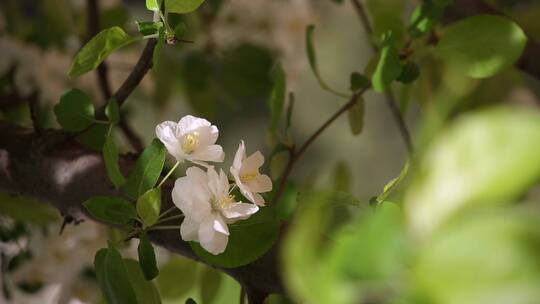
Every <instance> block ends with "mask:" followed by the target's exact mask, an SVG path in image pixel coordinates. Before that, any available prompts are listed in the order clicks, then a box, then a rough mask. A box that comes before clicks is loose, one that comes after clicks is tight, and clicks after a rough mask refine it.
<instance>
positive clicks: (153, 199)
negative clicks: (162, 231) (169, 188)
mask: <svg viewBox="0 0 540 304" xmlns="http://www.w3.org/2000/svg"><path fill="white" fill-rule="evenodd" d="M160 210H161V189H160V188H152V189H150V190H148V191H146V192H145V193H144V194H143V195H141V197H139V199H138V200H137V213H138V214H139V217H140V218H141V219H142V221H143V223H144V226H145V227H150V226H152V225H154V224H155V223H156V222H157V220H158V218H159V212H160Z"/></svg>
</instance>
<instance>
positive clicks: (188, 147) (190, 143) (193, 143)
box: [182, 132, 199, 154]
mask: <svg viewBox="0 0 540 304" xmlns="http://www.w3.org/2000/svg"><path fill="white" fill-rule="evenodd" d="M198 146H199V132H192V133H189V134H188V135H186V136H184V140H183V141H182V150H183V151H184V153H186V154H191V153H193V151H195V150H196V149H197V147H198Z"/></svg>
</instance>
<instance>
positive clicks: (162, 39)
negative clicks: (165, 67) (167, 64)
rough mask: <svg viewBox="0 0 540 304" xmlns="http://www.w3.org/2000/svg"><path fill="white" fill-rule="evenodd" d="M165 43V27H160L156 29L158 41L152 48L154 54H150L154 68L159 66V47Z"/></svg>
mask: <svg viewBox="0 0 540 304" xmlns="http://www.w3.org/2000/svg"><path fill="white" fill-rule="evenodd" d="M164 44H165V28H163V27H162V28H160V29H159V30H158V42H157V44H156V48H155V49H154V54H153V55H152V63H153V65H154V67H155V68H157V67H159V57H160V56H161V49H162V48H163V45H164Z"/></svg>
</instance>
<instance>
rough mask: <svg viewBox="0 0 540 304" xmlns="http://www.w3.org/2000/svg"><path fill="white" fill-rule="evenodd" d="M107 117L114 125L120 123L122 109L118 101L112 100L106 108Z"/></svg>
mask: <svg viewBox="0 0 540 304" xmlns="http://www.w3.org/2000/svg"><path fill="white" fill-rule="evenodd" d="M105 115H107V117H108V118H109V121H110V122H111V123H113V124H117V123H118V122H119V121H120V108H119V107H118V102H116V99H114V98H113V99H111V100H109V102H108V103H107V106H106V107H105Z"/></svg>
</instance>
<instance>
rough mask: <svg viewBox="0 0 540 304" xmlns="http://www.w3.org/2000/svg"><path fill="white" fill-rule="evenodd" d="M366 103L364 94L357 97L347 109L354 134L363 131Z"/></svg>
mask: <svg viewBox="0 0 540 304" xmlns="http://www.w3.org/2000/svg"><path fill="white" fill-rule="evenodd" d="M365 108H366V105H365V102H364V98H362V96H358V97H357V101H356V103H355V104H354V105H353V106H352V107H350V108H349V110H348V111H347V118H348V119H349V127H350V128H351V132H352V134H353V135H358V134H360V133H362V130H363V129H364V115H365V111H366V109H365Z"/></svg>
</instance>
